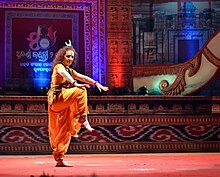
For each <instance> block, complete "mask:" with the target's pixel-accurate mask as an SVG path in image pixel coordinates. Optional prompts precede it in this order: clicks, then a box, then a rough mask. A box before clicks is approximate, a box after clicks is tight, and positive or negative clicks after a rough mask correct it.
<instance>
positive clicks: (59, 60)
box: [51, 46, 78, 70]
mask: <svg viewBox="0 0 220 177" xmlns="http://www.w3.org/2000/svg"><path fill="white" fill-rule="evenodd" d="M69 50H71V51H73V52H74V60H73V63H72V64H71V66H70V67H73V66H75V65H76V60H77V56H78V54H77V52H76V50H75V49H74V48H73V47H72V46H64V47H62V48H60V49H59V50H58V52H57V53H56V55H55V57H54V59H53V64H52V67H51V69H52V70H53V68H54V67H55V66H56V65H57V64H59V63H62V62H63V57H64V55H65V54H66V52H67V51H69Z"/></svg>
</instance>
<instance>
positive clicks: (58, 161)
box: [55, 159, 72, 167]
mask: <svg viewBox="0 0 220 177" xmlns="http://www.w3.org/2000/svg"><path fill="white" fill-rule="evenodd" d="M55 167H72V165H70V164H68V163H67V162H65V161H64V160H63V159H59V160H57V164H56V166H55Z"/></svg>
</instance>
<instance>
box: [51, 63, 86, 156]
mask: <svg viewBox="0 0 220 177" xmlns="http://www.w3.org/2000/svg"><path fill="white" fill-rule="evenodd" d="M59 67H63V68H64V69H65V67H64V66H63V65H62V64H57V65H56V66H55V67H54V69H53V73H52V81H51V89H52V88H55V87H56V86H60V84H61V85H62V83H65V81H66V79H65V78H64V77H62V76H61V75H60V74H59V73H58V72H57V69H58V68H59ZM76 74H77V72H76V71H75V70H72V76H74V75H76ZM87 102H88V100H87V91H86V89H82V88H78V87H73V88H64V87H61V88H60V92H59V94H58V95H57V96H56V98H55V99H54V101H53V103H52V104H51V105H50V104H49V106H48V114H49V127H48V128H49V138H50V145H51V147H52V149H53V156H54V159H55V160H59V159H62V158H63V156H64V154H65V153H66V152H67V150H68V147H69V144H70V140H71V136H77V134H78V132H79V130H80V128H81V124H80V123H79V122H78V121H79V118H80V117H85V116H87V114H88V105H87Z"/></svg>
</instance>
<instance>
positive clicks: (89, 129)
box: [83, 120, 95, 132]
mask: <svg viewBox="0 0 220 177" xmlns="http://www.w3.org/2000/svg"><path fill="white" fill-rule="evenodd" d="M83 126H84V127H85V128H86V129H87V130H88V131H90V132H92V131H93V130H95V129H94V128H92V127H91V126H90V124H89V121H88V120H86V121H85V122H83Z"/></svg>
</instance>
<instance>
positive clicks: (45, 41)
mask: <svg viewBox="0 0 220 177" xmlns="http://www.w3.org/2000/svg"><path fill="white" fill-rule="evenodd" d="M39 46H40V48H41V49H42V50H47V49H49V48H50V39H49V38H48V37H41V38H40V40H39Z"/></svg>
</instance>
